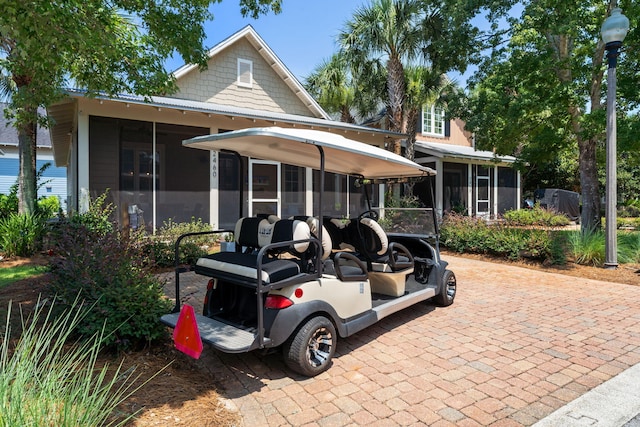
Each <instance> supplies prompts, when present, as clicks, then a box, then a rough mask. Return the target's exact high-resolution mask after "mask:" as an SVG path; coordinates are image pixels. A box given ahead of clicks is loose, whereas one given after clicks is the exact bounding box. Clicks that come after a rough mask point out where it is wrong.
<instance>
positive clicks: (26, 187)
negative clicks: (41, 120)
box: [17, 109, 38, 214]
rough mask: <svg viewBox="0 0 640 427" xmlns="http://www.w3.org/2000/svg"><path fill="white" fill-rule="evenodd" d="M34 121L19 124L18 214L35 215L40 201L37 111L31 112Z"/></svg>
mask: <svg viewBox="0 0 640 427" xmlns="http://www.w3.org/2000/svg"><path fill="white" fill-rule="evenodd" d="M29 116H32V117H33V118H34V119H33V120H32V121H31V122H30V123H26V124H18V126H17V130H18V157H19V163H20V170H19V174H18V201H19V202H18V213H21V214H33V213H35V211H36V201H37V199H38V193H37V183H36V135H37V110H35V109H33V111H32V112H31V111H30V112H29Z"/></svg>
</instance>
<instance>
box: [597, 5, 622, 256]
mask: <svg viewBox="0 0 640 427" xmlns="http://www.w3.org/2000/svg"><path fill="white" fill-rule="evenodd" d="M628 31H629V19H627V17H626V16H624V15H623V14H622V9H620V8H618V7H616V8H614V9H613V10H612V11H611V15H610V16H609V17H608V18H607V19H606V20H605V21H604V23H603V24H602V28H601V29H600V33H601V34H602V40H603V41H604V42H605V49H606V50H607V59H608V60H609V68H608V70H607V169H606V175H607V176H606V195H605V197H606V202H607V204H606V209H605V221H606V227H605V235H606V241H605V260H604V268H617V267H618V237H617V235H616V231H617V228H618V227H617V206H616V203H617V199H618V193H617V173H616V156H617V154H616V144H617V139H616V138H617V137H616V63H617V59H618V51H619V49H620V46H622V41H623V40H624V38H625V36H626V35H627V32H628Z"/></svg>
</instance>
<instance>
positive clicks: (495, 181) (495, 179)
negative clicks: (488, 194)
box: [492, 165, 498, 218]
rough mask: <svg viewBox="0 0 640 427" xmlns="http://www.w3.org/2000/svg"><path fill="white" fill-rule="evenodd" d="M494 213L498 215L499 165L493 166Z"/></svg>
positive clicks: (495, 215)
mask: <svg viewBox="0 0 640 427" xmlns="http://www.w3.org/2000/svg"><path fill="white" fill-rule="evenodd" d="M492 210H493V215H494V218H497V217H498V166H497V165H496V166H494V167H493V209H492Z"/></svg>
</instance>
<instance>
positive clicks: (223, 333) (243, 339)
mask: <svg viewBox="0 0 640 427" xmlns="http://www.w3.org/2000/svg"><path fill="white" fill-rule="evenodd" d="M179 315H180V313H169V314H165V315H164V316H162V317H161V319H160V321H161V322H162V323H164V324H165V325H167V326H169V327H171V328H175V327H176V324H177V323H178V316H179ZM196 321H197V322H198V330H199V331H200V338H201V339H202V341H203V342H206V343H208V344H211V345H212V346H213V347H214V348H217V349H219V350H222V351H224V352H226V353H243V352H246V351H249V350H250V349H252V345H253V344H254V342H255V339H256V336H255V334H254V332H252V331H248V330H244V329H241V328H238V327H235V326H232V325H229V324H226V323H224V322H221V321H219V320H215V319H211V318H209V317H206V316H203V315H200V314H196ZM264 341H265V343H266V342H268V341H269V339H268V338H264Z"/></svg>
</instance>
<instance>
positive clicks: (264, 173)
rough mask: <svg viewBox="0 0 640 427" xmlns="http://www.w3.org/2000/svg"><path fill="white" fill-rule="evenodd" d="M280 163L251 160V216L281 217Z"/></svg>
mask: <svg viewBox="0 0 640 427" xmlns="http://www.w3.org/2000/svg"><path fill="white" fill-rule="evenodd" d="M280 191H281V187H280V163H278V162H267V161H264V160H253V159H250V160H249V212H248V213H249V216H256V215H259V214H266V215H277V216H278V217H280V216H281V214H282V210H281V207H280V197H281V195H280Z"/></svg>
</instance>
